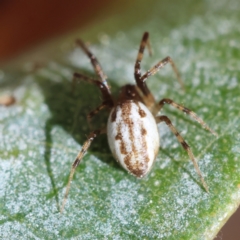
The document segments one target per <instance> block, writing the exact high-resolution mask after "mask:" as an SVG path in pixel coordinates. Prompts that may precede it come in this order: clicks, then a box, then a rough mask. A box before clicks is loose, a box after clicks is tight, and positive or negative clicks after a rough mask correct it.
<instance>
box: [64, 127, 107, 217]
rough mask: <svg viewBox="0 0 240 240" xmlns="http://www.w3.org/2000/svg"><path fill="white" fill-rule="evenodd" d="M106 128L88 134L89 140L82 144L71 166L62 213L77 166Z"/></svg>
mask: <svg viewBox="0 0 240 240" xmlns="http://www.w3.org/2000/svg"><path fill="white" fill-rule="evenodd" d="M105 132H106V130H105V129H104V130H95V131H93V132H91V133H90V135H89V136H88V138H87V140H86V141H85V143H84V144H83V146H82V149H81V150H80V152H79V153H78V155H77V157H76V159H75V161H74V162H73V164H72V168H71V172H70V176H69V179H68V183H67V188H66V192H65V194H64V199H63V203H62V207H61V211H60V212H61V213H62V212H63V210H64V206H65V204H66V201H67V197H68V193H69V190H70V186H71V182H72V179H73V175H74V173H75V170H76V168H77V166H78V165H79V163H80V162H81V160H82V158H83V157H84V155H85V153H86V151H87V150H88V148H89V147H90V145H91V143H92V141H93V140H94V139H95V138H96V137H97V136H98V135H100V134H102V133H105Z"/></svg>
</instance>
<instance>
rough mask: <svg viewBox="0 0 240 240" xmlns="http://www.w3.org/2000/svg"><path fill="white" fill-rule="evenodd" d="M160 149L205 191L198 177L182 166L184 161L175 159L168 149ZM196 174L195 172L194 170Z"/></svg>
mask: <svg viewBox="0 0 240 240" xmlns="http://www.w3.org/2000/svg"><path fill="white" fill-rule="evenodd" d="M161 151H162V152H163V153H164V154H165V155H166V156H167V157H169V158H170V159H171V161H172V162H173V163H174V165H175V166H177V167H180V168H182V169H183V171H184V172H185V173H187V174H188V175H189V176H190V178H191V179H192V180H193V181H194V182H195V183H196V184H197V185H198V186H199V187H200V188H201V189H202V190H203V191H206V190H205V188H204V187H203V186H202V183H201V181H200V180H199V179H197V177H196V176H193V175H192V173H191V172H190V171H189V170H188V169H187V168H186V167H184V166H183V165H184V163H185V161H177V160H175V158H174V155H173V154H170V153H169V151H167V150H164V149H161ZM189 161H191V160H190V159H189ZM192 167H193V168H194V165H193V164H192ZM194 169H195V168H194ZM195 172H196V170H195ZM196 174H197V172H196Z"/></svg>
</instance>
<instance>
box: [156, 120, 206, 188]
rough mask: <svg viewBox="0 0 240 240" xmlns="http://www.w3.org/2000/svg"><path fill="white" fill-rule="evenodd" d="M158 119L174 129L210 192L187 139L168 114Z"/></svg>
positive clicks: (158, 121) (173, 131)
mask: <svg viewBox="0 0 240 240" xmlns="http://www.w3.org/2000/svg"><path fill="white" fill-rule="evenodd" d="M156 121H157V123H161V122H165V123H166V124H167V126H168V127H169V128H170V130H171V131H172V133H173V134H174V135H175V136H176V137H177V140H178V141H179V143H181V145H182V147H183V148H184V150H186V151H187V153H188V156H189V157H190V159H191V160H192V162H193V165H194V167H195V169H196V171H197V174H198V175H199V177H200V179H201V181H202V184H203V186H204V188H205V189H206V191H207V192H209V190H208V186H207V184H206V182H205V181H204V178H203V175H202V173H201V170H200V169H199V166H198V164H197V160H196V158H195V157H194V155H193V152H192V150H191V148H190V147H189V145H188V144H187V143H186V141H185V140H184V138H183V137H182V136H181V134H180V133H179V132H178V130H177V129H176V128H175V127H174V126H173V125H172V122H171V120H170V119H169V118H168V117H167V116H157V117H156Z"/></svg>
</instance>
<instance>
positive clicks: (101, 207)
mask: <svg viewBox="0 0 240 240" xmlns="http://www.w3.org/2000/svg"><path fill="white" fill-rule="evenodd" d="M118 4H119V3H118ZM239 21H240V4H239V1H233V0H231V1H224V0H220V1H217V2H216V1H214V2H212V1H187V0H184V1H177V0H175V1H171V2H170V3H168V2H159V1H138V2H136V1H134V2H133V3H132V4H131V8H129V9H128V10H127V11H126V13H123V14H122V15H121V16H113V17H109V18H108V19H106V20H104V21H100V23H99V22H96V23H95V25H94V26H92V27H90V28H89V29H87V30H86V31H85V33H84V34H83V33H82V32H80V33H76V34H73V35H71V36H68V37H67V38H66V39H63V40H59V41H58V42H57V43H54V47H53V44H50V45H49V47H46V48H45V49H44V50H43V51H41V55H43V56H44V54H45V56H48V58H47V60H46V59H45V60H41V61H36V60H31V59H30V56H29V61H28V62H24V64H23V66H22V63H23V62H21V63H20V62H17V63H16V64H15V65H10V66H6V67H5V68H2V70H1V71H0V87H1V90H0V91H1V92H0V93H1V95H4V94H7V93H12V94H14V96H15V97H16V99H17V102H16V104H14V105H12V106H10V107H4V106H1V107H0V133H1V134H0V213H1V217H0V238H1V239H9V238H11V239H69V238H74V239H213V238H214V236H215V235H216V233H217V232H218V231H219V229H220V228H221V227H222V225H223V224H224V223H225V222H226V221H227V219H228V218H229V217H230V215H231V214H232V213H233V212H234V211H235V210H236V209H237V207H238V205H239V202H240V163H239V161H240V159H239V157H240V145H239V141H240V134H239V130H240V120H239V119H240V118H239V110H240V108H239V106H240V95H239V78H240V71H239V69H240V65H239V57H240V44H239V42H240V41H239V36H240V35H239V33H240V30H239V26H238V25H239V24H238V23H239ZM146 30H147V31H149V32H150V40H151V45H152V48H153V51H154V55H153V57H149V56H148V54H147V53H145V55H144V58H143V63H142V69H143V70H142V71H146V70H147V69H149V68H150V67H152V66H153V65H154V64H156V63H157V62H158V61H159V60H161V59H163V58H164V57H166V56H168V55H169V56H171V57H172V59H173V60H174V61H175V63H176V65H177V67H178V68H179V70H180V72H181V75H182V78H183V79H184V84H185V88H186V90H185V91H182V90H181V89H180V86H179V84H178V82H177V81H176V79H175V76H174V74H173V72H172V70H171V68H170V67H169V66H166V67H165V68H164V69H162V70H161V71H160V72H159V73H157V74H156V75H155V76H153V77H151V78H149V79H148V80H147V83H148V85H149V88H150V89H151V90H152V92H153V94H154V96H155V97H156V99H158V100H160V99H162V98H164V97H167V98H171V99H173V100H175V101H176V102H178V103H181V104H184V105H185V106H187V107H188V108H190V109H192V110H193V111H195V112H196V113H197V114H198V115H199V116H200V117H201V118H203V119H204V121H205V122H206V123H207V124H209V126H210V127H211V128H213V129H214V130H215V131H216V132H217V133H218V134H219V136H218V137H217V138H216V137H214V136H212V135H211V134H210V133H209V132H207V131H205V130H204V129H202V127H201V126H200V125H198V124H197V123H195V122H194V121H192V120H191V119H190V118H189V117H188V116H187V115H184V114H183V113H181V112H179V111H178V110H175V109H173V108H171V107H170V106H165V107H164V110H163V112H162V114H166V115H167V116H168V117H169V118H170V119H171V120H172V122H173V124H174V125H175V126H176V127H177V129H179V131H180V132H181V134H182V135H183V136H184V138H185V139H186V141H187V142H188V143H189V145H190V146H191V148H192V150H193V152H194V154H195V155H196V157H197V159H198V164H199V167H200V169H201V171H202V173H203V175H204V178H205V181H206V182H207V184H208V186H209V189H210V193H209V194H208V193H206V192H205V190H204V189H203V187H202V184H201V181H200V179H199V177H198V175H197V173H196V171H195V169H194V167H193V164H192V162H191V161H190V160H189V157H188V155H187V153H186V152H185V151H184V150H183V149H182V147H181V145H180V144H179V143H178V142H177V139H176V137H175V136H174V135H173V134H172V133H171V132H170V131H169V129H168V128H167V127H166V126H165V125H160V126H159V131H160V137H161V147H160V151H159V155H158V156H157V160H156V162H155V165H154V167H153V169H152V171H151V173H150V174H149V175H148V176H147V177H146V178H145V179H142V180H139V179H136V178H135V177H133V176H130V175H129V174H127V173H126V172H125V171H124V170H123V169H122V168H121V167H120V166H118V164H117V163H116V161H115V160H114V159H113V157H112V155H111V153H110V150H109V148H108V143H107V139H106V136H104V135H103V136H100V137H99V138H98V139H96V141H95V142H93V144H92V146H91V148H90V149H89V151H88V153H87V154H86V156H85V157H84V159H83V161H82V163H81V164H80V166H79V167H78V169H77V171H76V174H75V176H74V180H73V182H72V185H71V190H70V194H69V197H68V201H67V204H66V207H65V211H64V213H63V214H60V213H59V208H58V206H59V205H60V204H61V202H62V200H63V195H64V192H65V187H66V184H67V180H68V176H69V172H70V167H71V164H72V162H73V160H74V159H75V156H76V155H77V153H78V151H79V150H80V149H81V146H82V144H83V143H84V141H85V140H86V135H87V134H88V133H89V132H90V131H91V129H95V128H98V127H100V126H104V125H105V124H106V119H107V113H106V112H104V111H103V112H102V113H99V114H98V115H97V116H96V117H95V118H94V120H93V122H92V123H91V124H90V126H89V123H88V122H87V120H86V115H87V113H88V112H89V111H90V110H92V109H94V108H95V107H96V106H98V105H99V103H100V100H99V95H100V94H99V91H98V89H96V87H95V86H92V85H89V84H84V83H81V84H79V85H78V86H77V87H76V89H75V93H74V94H72V92H71V78H72V73H73V72H76V71H79V72H83V73H85V74H88V75H90V76H94V73H93V70H92V67H91V65H90V63H89V60H88V59H87V57H86V56H85V55H84V53H83V52H82V51H81V50H80V49H78V48H70V47H69V46H70V45H73V43H74V38H75V36H76V35H79V36H84V40H86V41H91V46H90V48H91V50H92V52H94V54H95V55H96V56H97V57H98V59H99V61H100V62H101V65H102V66H103V69H104V72H105V73H106V74H107V75H108V79H109V80H108V81H109V84H110V85H111V87H112V91H113V92H114V93H115V94H117V93H118V90H119V87H121V86H123V85H124V84H126V83H132V84H133V83H134V78H133V69H134V62H135V59H136V55H137V51H138V48H139V43H140V39H141V37H142V34H143V32H144V31H146ZM99 33H101V34H99ZM56 46H58V50H57V51H56V54H55V55H51V54H50V53H52V50H50V47H53V49H55V50H56V48H57V47H56ZM39 54H40V53H39ZM47 54H49V55H47ZM50 55H51V57H50ZM25 59H26V57H25ZM16 66H17V68H16Z"/></svg>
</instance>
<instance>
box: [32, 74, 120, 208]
mask: <svg viewBox="0 0 240 240" xmlns="http://www.w3.org/2000/svg"><path fill="white" fill-rule="evenodd" d="M81 72H82V71H81ZM84 74H85V75H87V76H91V74H89V73H84ZM37 83H38V85H39V86H40V88H41V90H42V92H43V95H44V101H45V103H46V104H47V106H48V108H49V111H50V112H51V117H50V118H49V119H48V120H47V122H46V124H45V137H46V140H45V152H44V161H45V164H46V168H47V172H48V175H49V177H50V181H51V185H52V192H50V193H49V194H48V196H47V197H48V198H50V197H53V196H54V197H55V200H56V202H57V205H58V209H59V197H58V196H59V194H58V191H59V188H57V187H56V183H55V181H54V176H53V171H52V167H51V164H52V163H51V152H52V151H51V150H52V145H53V135H52V129H53V128H54V127H55V126H60V127H61V128H63V129H64V130H65V131H66V132H67V133H69V134H70V135H72V137H73V138H74V139H75V141H76V142H78V143H79V144H80V145H82V144H83V143H84V142H85V141H86V139H87V136H88V135H89V133H90V132H91V131H92V130H95V129H99V128H104V127H106V124H107V118H108V114H109V111H107V110H102V111H101V112H99V113H98V114H97V115H96V116H95V117H94V118H93V120H92V121H91V123H88V121H87V114H88V113H89V112H90V111H91V110H93V109H95V108H96V107H97V106H98V105H100V102H101V98H100V97H101V94H100V91H99V89H97V87H96V86H93V85H91V84H89V83H84V82H81V83H80V84H77V86H76V87H75V89H74V93H73V92H72V83H71V81H69V80H63V81H59V82H54V81H52V80H51V79H48V78H46V77H42V76H41V77H38V78H37ZM110 85H111V90H113V91H117V90H118V89H119V87H118V86H117V85H115V84H114V83H113V82H111V84H110ZM79 150H80V149H76V155H77V153H78V151H79ZM88 152H91V153H92V154H93V155H95V156H96V157H97V158H99V159H101V160H102V161H104V162H106V163H109V164H110V163H111V167H114V168H117V169H121V168H120V166H119V165H118V164H117V162H116V161H115V160H114V159H113V157H112V154H111V152H110V149H109V147H108V142H107V137H106V134H102V135H100V136H98V137H97V138H96V139H95V140H94V141H93V143H92V145H91V147H90V148H89V150H88ZM74 160H75V159H72V162H73V161H74ZM83 160H84V159H83ZM80 166H81V164H80ZM69 171H70V166H69ZM67 181H68V176H67V178H66V179H65V180H64V184H65V185H66V184H67Z"/></svg>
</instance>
